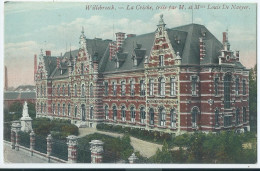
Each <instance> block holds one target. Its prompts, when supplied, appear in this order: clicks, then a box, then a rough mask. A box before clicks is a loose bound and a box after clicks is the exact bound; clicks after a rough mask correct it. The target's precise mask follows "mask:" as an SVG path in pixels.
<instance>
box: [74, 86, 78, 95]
mask: <svg viewBox="0 0 260 171" xmlns="http://www.w3.org/2000/svg"><path fill="white" fill-rule="evenodd" d="M74 96H77V85H76V84H75V85H74Z"/></svg>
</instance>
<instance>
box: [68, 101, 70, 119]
mask: <svg viewBox="0 0 260 171" xmlns="http://www.w3.org/2000/svg"><path fill="white" fill-rule="evenodd" d="M68 116H70V104H68Z"/></svg>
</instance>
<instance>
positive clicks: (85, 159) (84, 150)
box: [77, 144, 91, 163]
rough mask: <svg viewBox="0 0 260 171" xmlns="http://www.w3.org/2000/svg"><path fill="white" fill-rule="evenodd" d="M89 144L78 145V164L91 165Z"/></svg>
mask: <svg viewBox="0 0 260 171" xmlns="http://www.w3.org/2000/svg"><path fill="white" fill-rule="evenodd" d="M89 148H90V146H89V145H88V144H85V145H81V144H79V145H78V148H77V162H78V163H90V162H91V157H90V156H91V151H90V149H89Z"/></svg>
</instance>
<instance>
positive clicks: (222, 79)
mask: <svg viewBox="0 0 260 171" xmlns="http://www.w3.org/2000/svg"><path fill="white" fill-rule="evenodd" d="M165 26H166V24H165V23H164V21H163V16H161V18H160V21H159V24H158V25H157V29H156V31H155V32H152V33H147V34H143V35H138V36H137V35H134V34H128V35H127V36H125V33H121V32H119V33H116V41H112V40H102V39H97V38H96V39H87V38H86V37H85V35H84V31H83V30H82V34H81V36H80V41H79V44H80V48H79V49H78V50H74V51H70V52H66V53H65V54H64V55H63V56H62V55H61V56H57V57H53V56H51V52H50V51H46V55H43V53H41V55H40V62H39V65H38V70H37V73H36V87H37V104H36V106H37V117H50V118H64V119H70V120H71V121H72V122H73V123H75V124H76V125H79V126H83V125H85V126H89V127H95V125H96V124H97V123H100V122H105V123H111V124H119V125H124V126H131V127H139V128H143V129H153V130H160V131H165V132H172V133H176V134H181V133H183V132H187V131H188V132H191V131H195V130H202V131H219V130H225V129H236V130H239V131H241V130H249V106H248V93H249V92H248V91H249V90H248V87H249V86H248V83H249V80H248V75H249V71H248V70H247V69H245V67H244V66H243V65H242V64H241V63H240V62H239V52H238V51H236V52H233V51H232V50H231V49H230V43H229V41H228V33H227V32H224V33H223V42H222V43H221V42H220V41H218V40H217V39H216V38H215V37H214V35H212V34H211V33H210V32H209V31H208V30H207V28H205V27H204V26H203V25H198V24H189V25H185V26H180V27H176V28H172V29H168V28H166V27H165ZM155 28H156V27H155Z"/></svg>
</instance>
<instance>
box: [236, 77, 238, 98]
mask: <svg viewBox="0 0 260 171" xmlns="http://www.w3.org/2000/svg"><path fill="white" fill-rule="evenodd" d="M238 94H239V78H236V95H238Z"/></svg>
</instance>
